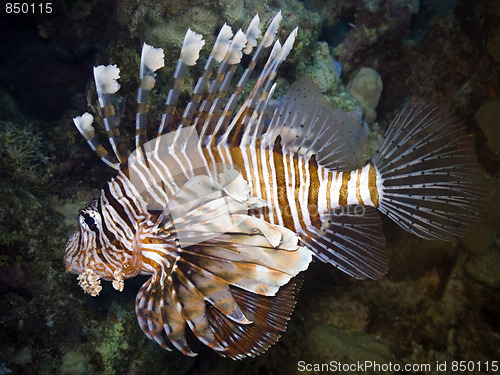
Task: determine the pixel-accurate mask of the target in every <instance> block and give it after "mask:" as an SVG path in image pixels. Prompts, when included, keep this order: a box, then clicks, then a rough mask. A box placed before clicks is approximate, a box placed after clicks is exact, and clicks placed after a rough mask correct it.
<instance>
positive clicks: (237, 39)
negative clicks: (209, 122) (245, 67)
mask: <svg viewBox="0 0 500 375" xmlns="http://www.w3.org/2000/svg"><path fill="white" fill-rule="evenodd" d="M246 43H247V37H246V35H245V34H244V33H243V31H241V29H240V30H238V32H237V33H236V35H235V36H234V39H233V43H231V47H230V48H229V51H228V53H227V55H226V57H225V58H224V60H225V61H226V62H227V63H228V64H229V65H230V67H229V69H227V71H226V74H225V75H224V79H223V80H222V83H221V84H220V87H219V90H218V93H217V97H216V98H215V99H214V101H213V103H212V107H211V108H210V112H209V114H210V115H212V116H213V115H215V114H218V113H220V109H221V107H222V104H223V100H224V98H225V97H226V95H227V92H228V90H229V85H230V84H231V81H232V79H233V77H234V73H235V72H236V68H237V67H238V64H239V63H240V62H241V58H242V57H243V48H244V47H245V45H246ZM224 118H225V116H223V115H221V116H219V118H218V121H217V124H216V126H215V128H214V130H213V131H212V136H216V134H217V133H218V132H219V130H220V128H221V126H222V124H223V122H224Z"/></svg>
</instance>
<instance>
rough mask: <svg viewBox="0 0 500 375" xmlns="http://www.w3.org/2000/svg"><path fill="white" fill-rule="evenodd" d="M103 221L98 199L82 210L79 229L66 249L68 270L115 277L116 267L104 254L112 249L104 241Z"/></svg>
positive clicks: (65, 258)
mask: <svg viewBox="0 0 500 375" xmlns="http://www.w3.org/2000/svg"><path fill="white" fill-rule="evenodd" d="M102 223H103V220H102V216H101V214H100V212H99V200H98V199H94V200H93V201H91V202H90V203H88V204H87V206H86V207H85V208H83V209H82V210H80V213H79V215H78V224H79V229H78V230H77V231H75V232H74V233H73V234H72V236H71V237H70V239H69V240H68V242H67V244H66V247H65V249H64V258H63V261H64V266H65V268H66V271H68V272H71V273H75V274H80V275H81V274H84V273H85V272H86V271H87V270H92V272H93V273H94V274H95V275H97V276H98V277H100V278H105V279H113V272H114V271H115V269H114V268H116V267H113V266H112V264H111V263H110V262H109V261H108V262H106V259H108V257H104V256H103V254H104V253H107V252H109V250H110V249H109V248H108V246H106V245H105V244H104V243H103V241H102V238H103V236H102V226H103V225H102Z"/></svg>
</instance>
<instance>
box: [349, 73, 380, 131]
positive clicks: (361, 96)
mask: <svg viewBox="0 0 500 375" xmlns="http://www.w3.org/2000/svg"><path fill="white" fill-rule="evenodd" d="M382 88H383V84H382V78H380V74H378V73H377V71H376V70H374V69H371V68H361V69H360V70H359V71H358V73H357V74H356V75H355V76H354V78H353V79H352V81H350V82H349V83H348V84H347V91H348V92H349V94H351V95H352V96H353V97H354V98H355V99H356V100H357V101H358V102H359V104H361V107H362V108H363V111H364V114H363V118H364V120H365V121H366V122H368V123H372V122H373V121H375V119H376V118H377V112H376V109H377V105H378V102H379V100H380V95H381V94H382Z"/></svg>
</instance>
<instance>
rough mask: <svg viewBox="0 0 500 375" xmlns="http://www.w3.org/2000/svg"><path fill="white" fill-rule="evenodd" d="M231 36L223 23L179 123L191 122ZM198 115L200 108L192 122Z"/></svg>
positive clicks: (230, 32) (222, 57) (231, 33)
mask: <svg viewBox="0 0 500 375" xmlns="http://www.w3.org/2000/svg"><path fill="white" fill-rule="evenodd" d="M232 37H233V32H232V30H231V27H230V26H228V25H226V24H224V25H223V26H222V28H221V29H220V31H219V34H218V35H217V39H216V40H215V43H214V46H213V48H212V51H211V52H210V55H209V56H208V59H207V62H206V63H205V66H204V68H203V73H202V74H201V76H200V78H199V79H198V81H197V82H196V86H195V88H194V90H193V94H192V95H191V100H190V101H189V103H188V105H187V106H186V109H185V110H184V113H183V115H182V119H181V124H183V125H186V126H187V125H189V124H191V122H192V120H193V116H194V115H195V113H196V111H197V110H198V106H199V104H200V101H201V98H202V93H203V90H204V89H205V86H206V84H207V82H208V79H209V78H210V76H211V75H212V72H213V70H214V68H215V65H216V64H217V63H220V62H221V61H222V60H223V59H224V56H226V54H227V51H228V50H229V46H230V44H231V38H232ZM200 116H203V114H202V111H201V110H198V113H197V114H196V120H195V122H194V124H196V123H197V120H198V119H199V118H200ZM194 129H195V127H194V126H193V128H192V130H191V131H194Z"/></svg>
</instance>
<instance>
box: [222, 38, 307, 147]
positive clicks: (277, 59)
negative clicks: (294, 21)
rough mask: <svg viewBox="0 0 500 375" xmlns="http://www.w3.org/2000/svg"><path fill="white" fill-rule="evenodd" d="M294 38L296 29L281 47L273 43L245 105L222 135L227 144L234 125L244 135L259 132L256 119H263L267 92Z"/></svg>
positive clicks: (258, 124) (277, 42) (291, 46)
mask: <svg viewBox="0 0 500 375" xmlns="http://www.w3.org/2000/svg"><path fill="white" fill-rule="evenodd" d="M296 36H297V28H295V29H294V30H293V31H292V32H291V33H290V35H289V36H288V38H287V39H286V41H285V43H284V44H283V46H281V44H280V43H279V41H276V42H275V44H274V47H273V49H272V51H271V53H270V55H269V59H268V61H267V62H266V65H265V66H264V68H263V69H262V72H261V74H260V76H259V78H258V79H257V83H256V84H255V87H254V89H253V91H252V93H251V94H250V96H249V97H248V99H247V100H246V103H245V105H244V106H243V107H242V109H240V112H239V113H238V116H236V117H235V120H233V122H232V123H231V125H230V126H229V127H228V130H227V131H226V134H224V136H223V141H224V142H227V140H226V137H228V136H229V133H230V132H231V131H233V128H234V126H235V125H236V124H238V126H239V127H240V128H241V127H242V128H243V129H244V132H245V133H246V134H252V133H254V134H257V133H258V132H259V130H258V129H260V128H261V127H262V124H261V123H260V121H257V119H261V118H263V114H264V111H265V108H266V104H267V102H268V99H269V90H270V88H271V87H272V85H273V83H274V78H275V77H276V72H277V70H278V68H279V67H280V65H281V64H282V63H283V61H285V59H286V58H287V57H288V55H289V53H290V51H291V50H292V48H293V44H294V41H295V37H296ZM249 109H250V111H249ZM244 112H246V114H245V115H244V117H243V118H239V115H243V113H244ZM254 112H255V114H254ZM252 118H253V119H255V120H253V121H250V119H252ZM243 139H244V140H245V141H248V140H250V138H248V137H243V138H242V140H243Z"/></svg>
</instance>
